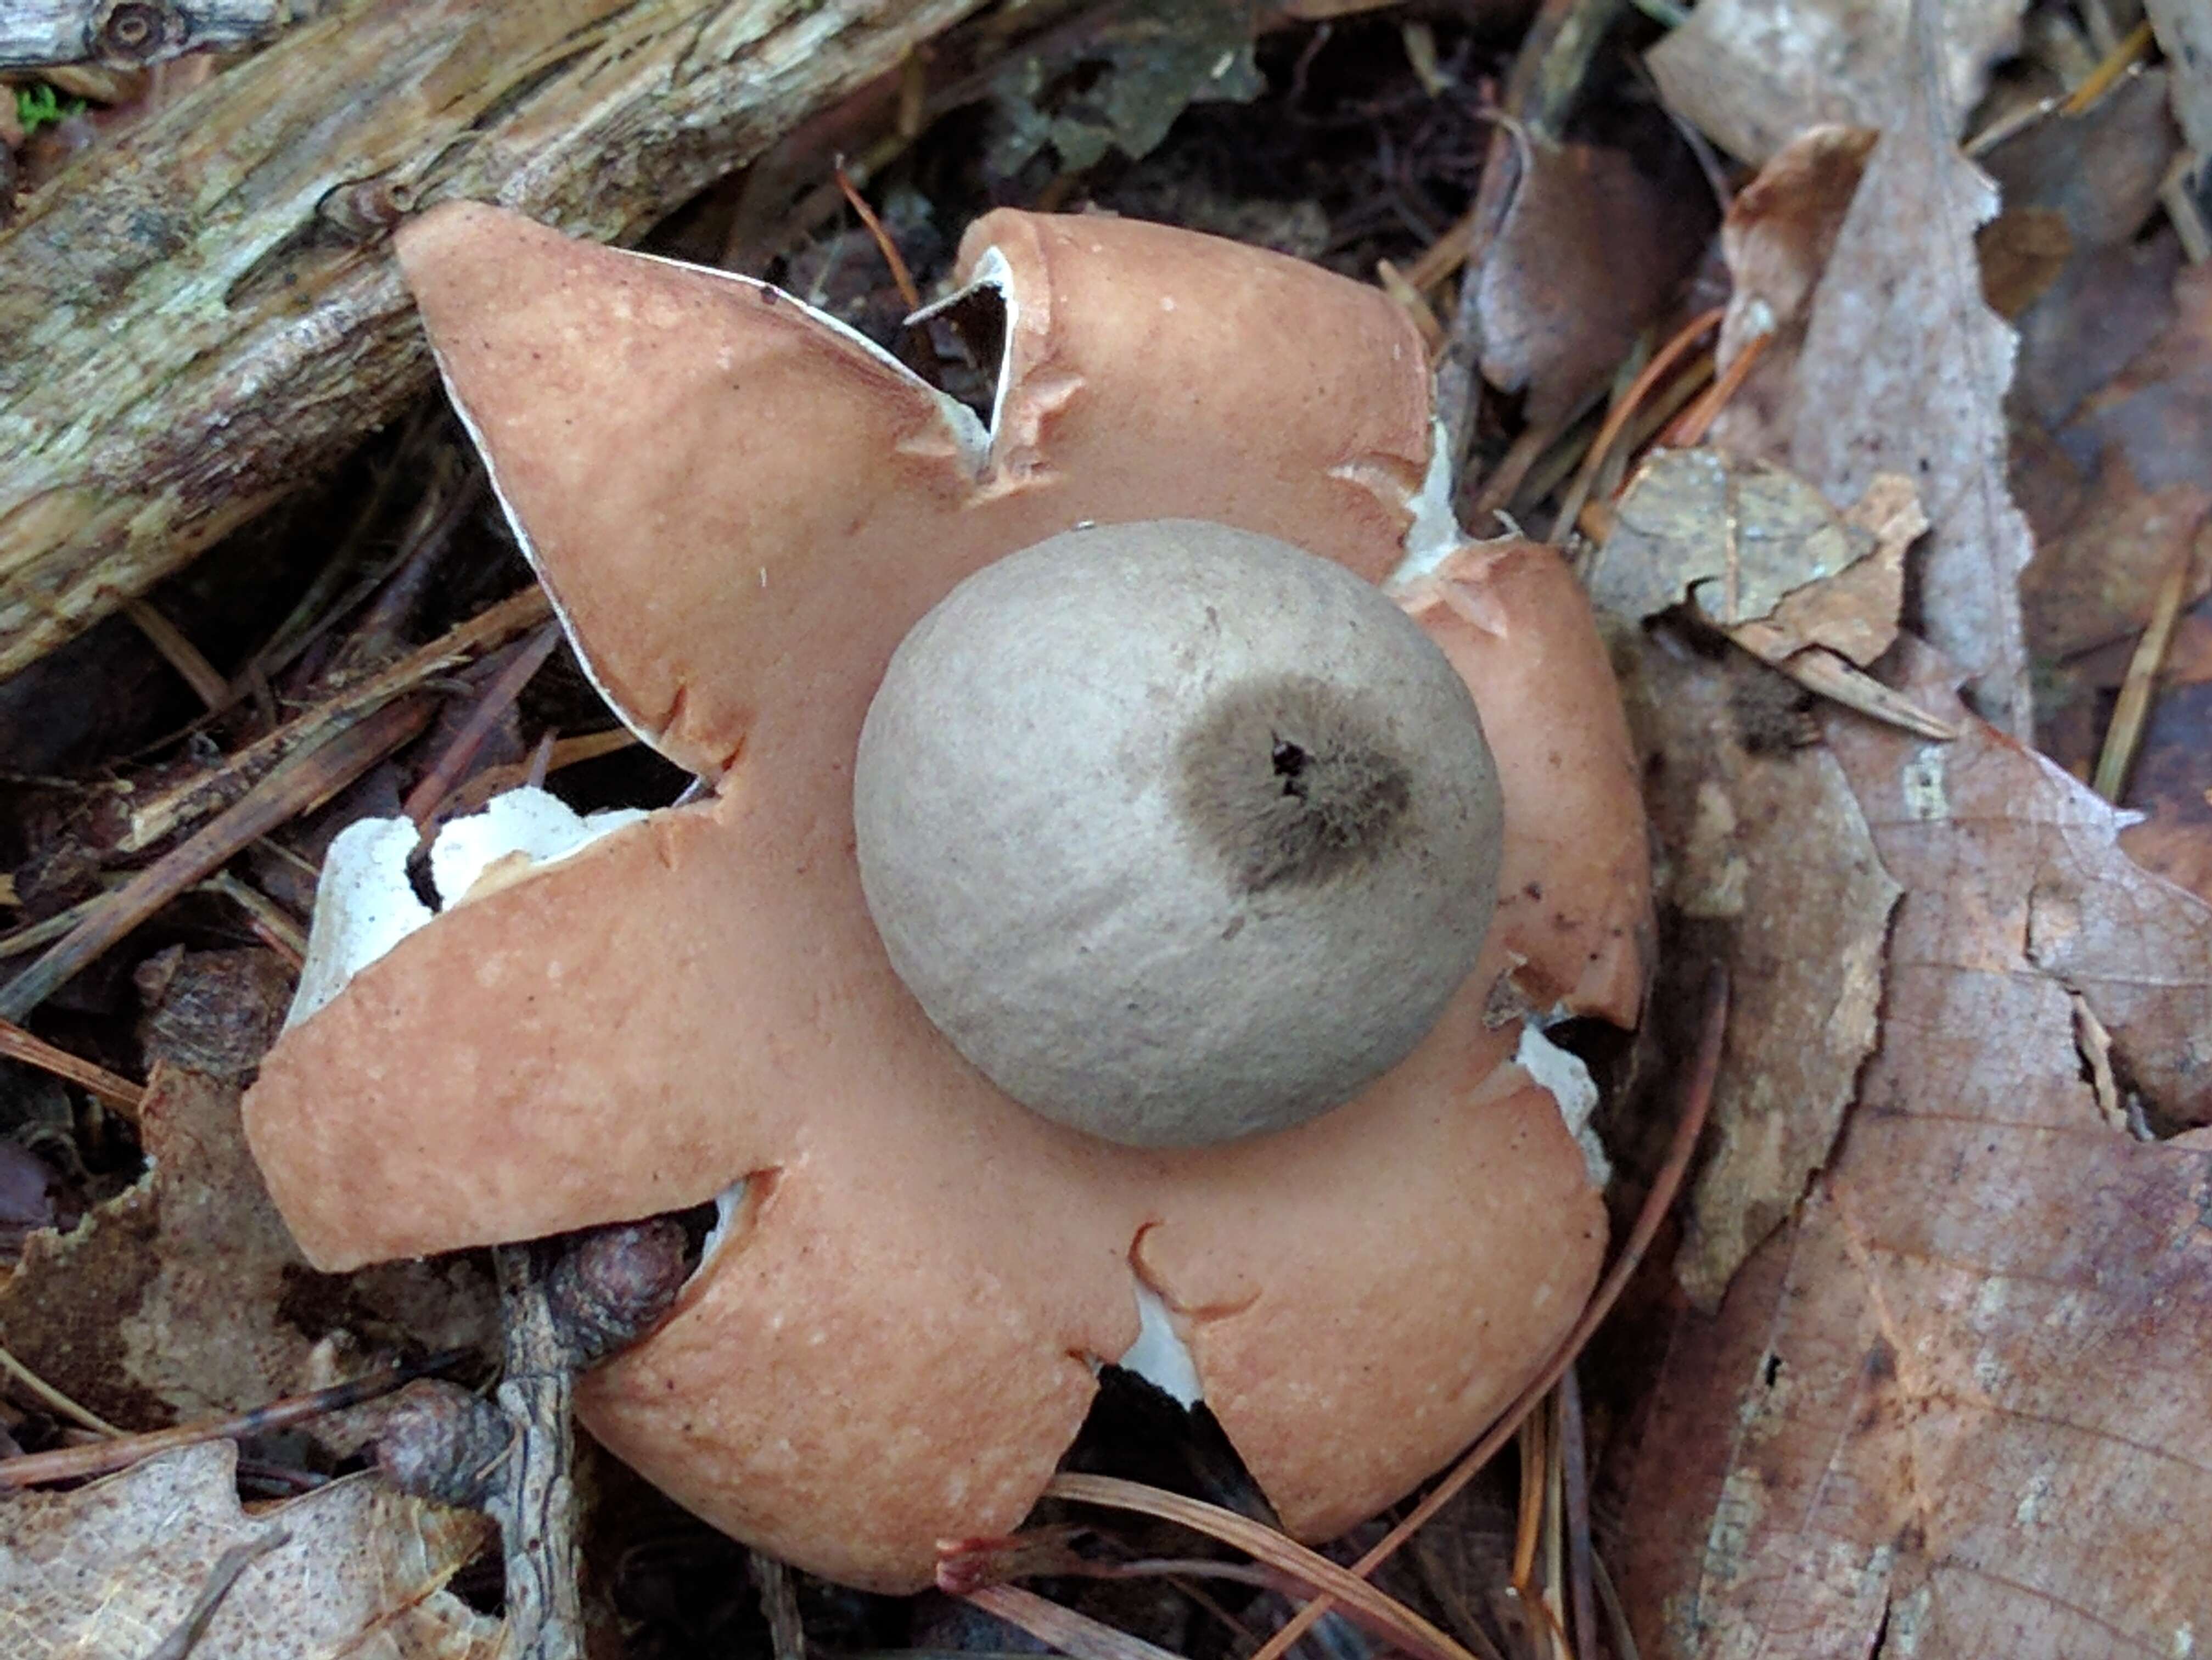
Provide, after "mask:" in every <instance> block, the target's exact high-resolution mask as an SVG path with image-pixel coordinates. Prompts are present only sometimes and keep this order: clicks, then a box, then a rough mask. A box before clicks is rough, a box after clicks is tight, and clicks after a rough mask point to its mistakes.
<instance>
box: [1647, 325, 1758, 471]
mask: <svg viewBox="0 0 2212 1660" xmlns="http://www.w3.org/2000/svg"><path fill="white" fill-rule="evenodd" d="M1773 338H1774V337H1773V335H1771V334H1754V335H1753V336H1752V337H1751V338H1750V339H1748V340H1747V341H1745V342H1744V343H1743V350H1741V351H1740V352H1738V353H1736V355H1735V356H1734V357H1733V358H1731V359H1730V360H1729V366H1728V367H1727V368H1724V369H1723V370H1722V371H1721V372H1720V374H1719V377H1718V378H1717V379H1716V380H1714V382H1713V384H1712V385H1711V386H1709V387H1707V388H1706V391H1705V396H1704V397H1703V398H1699V400H1698V401H1697V402H1696V403H1694V404H1691V405H1690V407H1689V408H1688V409H1686V410H1684V411H1683V412H1682V417H1681V419H1680V420H1679V421H1677V422H1675V423H1674V426H1673V427H1671V428H1670V429H1668V433H1667V435H1666V437H1665V438H1664V439H1662V442H1663V443H1666V444H1668V445H1669V446H1671V447H1674V448H1676V449H1688V448H1691V447H1693V446H1695V445H1698V444H1702V443H1704V442H1705V434H1706V433H1707V432H1708V431H1709V430H1711V427H1712V424H1713V422H1714V420H1715V418H1716V417H1718V416H1719V414H1720V412H1721V411H1722V410H1723V409H1725V408H1727V407H1728V401H1729V398H1733V397H1735V395H1736V392H1737V390H1738V389H1739V388H1740V387H1741V386H1742V385H1743V383H1744V382H1745V381H1746V380H1748V379H1749V378H1750V376H1751V372H1752V370H1753V368H1757V367H1758V364H1759V359H1760V358H1761V357H1763V356H1765V355H1766V346H1767V343H1768V342H1769V341H1771V340H1772V339H1773Z"/></svg>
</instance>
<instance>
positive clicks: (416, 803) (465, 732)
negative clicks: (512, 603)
mask: <svg viewBox="0 0 2212 1660" xmlns="http://www.w3.org/2000/svg"><path fill="white" fill-rule="evenodd" d="M560 643H561V629H560V627H559V625H558V624H557V623H540V624H538V632H537V633H536V634H535V635H532V637H531V639H530V641H529V642H528V643H527V644H526V645H524V646H523V647H521V648H520V649H519V650H518V651H517V652H516V653H515V655H514V660H513V661H512V662H511V663H509V664H507V666H506V667H505V668H503V669H501V671H500V672H498V673H497V674H496V675H495V676H493V677H492V682H491V684H489V686H486V687H485V688H484V690H483V696H480V697H479V698H478V699H477V706H476V707H475V708H472V709H471V710H470V711H469V714H468V718H467V719H466V720H465V721H462V722H461V725H460V729H459V731H457V732H456V733H454V734H453V741H452V742H451V743H449V744H447V745H446V750H445V753H444V754H442V755H441V756H440V757H438V759H437V762H436V763H435V765H433V766H432V767H431V769H430V770H429V771H428V772H427V773H425V774H423V775H422V782H421V783H419V784H417V785H416V786H415V787H414V789H413V790H411V791H410V792H409V794H408V797H407V800H406V801H405V803H404V805H403V806H401V807H400V809H399V810H400V812H403V813H404V814H406V815H407V817H408V818H412V819H413V820H414V821H415V824H416V828H418V829H419V828H421V827H422V825H424V824H428V823H429V822H430V819H431V817H432V816H433V815H434V814H435V812H437V810H438V808H439V807H440V806H442V805H443V804H444V802H445V800H446V797H447V794H450V793H451V792H452V790H453V786H454V785H456V784H457V783H459V781H460V778H461V775H462V774H463V773H465V772H466V771H467V770H468V768H469V763H470V762H471V761H473V760H475V759H476V758H477V751H480V750H482V749H483V745H484V739H487V738H489V737H490V736H491V729H492V728H493V727H495V726H497V725H498V724H499V721H500V718H501V716H502V715H504V714H506V713H507V711H508V710H509V709H511V708H513V707H514V701H515V699H517V698H518V697H520V696H522V689H523V688H524V687H525V686H526V685H528V684H530V682H531V681H532V678H535V676H536V675H537V673H538V670H540V669H542V668H544V666H545V660H546V659H547V658H549V657H550V656H552V654H553V648H555V647H556V646H558V645H559V644H560Z"/></svg>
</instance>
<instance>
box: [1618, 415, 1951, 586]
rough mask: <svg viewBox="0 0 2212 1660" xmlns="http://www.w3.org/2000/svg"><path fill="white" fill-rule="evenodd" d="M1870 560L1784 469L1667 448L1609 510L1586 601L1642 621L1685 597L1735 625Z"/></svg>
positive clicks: (1866, 544)
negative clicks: (1808, 586)
mask: <svg viewBox="0 0 2212 1660" xmlns="http://www.w3.org/2000/svg"><path fill="white" fill-rule="evenodd" d="M1908 488H1909V487H1908ZM1873 551H1874V538H1873V537H1872V536H1871V535H1870V534H1869V533H1868V532H1865V531H1863V530H1859V529H1857V527H1856V526H1848V525H1846V524H1844V521H1843V520H1841V519H1840V518H1838V516H1837V514H1836V510H1835V509H1834V508H1832V507H1830V506H1829V505H1828V504H1827V502H1825V501H1824V500H1822V499H1821V497H1820V493H1819V492H1818V491H1816V490H1814V489H1810V488H1808V486H1807V485H1806V484H1805V483H1803V482H1802V480H1800V479H1797V478H1794V477H1791V476H1790V474H1789V473H1788V472H1787V471H1784V469H1782V468H1780V467H1776V466H1770V465H1765V464H1764V463H1761V462H1752V463H1748V464H1745V465H1736V464H1732V463H1730V462H1729V459H1728V458H1726V457H1725V456H1723V455H1721V454H1720V453H1718V452H1717V451H1714V450H1709V449H1686V450H1665V449H1662V450H1658V451H1655V452H1654V453H1652V454H1651V456H1650V459H1647V460H1645V461H1644V464H1643V465H1641V466H1640V467H1638V469H1637V470H1636V472H1635V475H1634V476H1633V477H1631V478H1630V479H1629V481H1628V483H1627V484H1626V487H1624V489H1622V491H1621V494H1620V500H1619V501H1618V502H1615V503H1614V504H1613V529H1612V531H1611V532H1610V533H1609V534H1608V535H1607V537H1606V539H1605V542H1604V544H1603V545H1602V546H1601V547H1600V548H1599V549H1598V550H1597V552H1596V554H1595V556H1594V557H1593V559H1592V560H1591V562H1590V567H1589V593H1590V599H1591V603H1593V604H1594V605H1596V606H1597V607H1598V608H1599V609H1600V610H1601V611H1611V612H1613V613H1614V614H1615V615H1616V616H1620V617H1651V616H1656V614H1657V613H1659V612H1660V611H1665V610H1667V609H1668V607H1670V606H1673V605H1680V603H1681V602H1682V601H1683V599H1685V598H1687V599H1689V600H1690V601H1691V603H1692V604H1693V605H1696V606H1697V608H1698V610H1699V611H1700V612H1702V613H1703V614H1704V616H1705V618H1706V620H1707V621H1708V622H1711V623H1714V624H1716V625H1717V626H1718V627H1721V628H1732V627H1734V626H1735V624H1736V623H1742V622H1747V621H1749V620H1750V619H1752V618H1753V617H1771V615H1773V613H1774V609H1775V607H1776V606H1778V605H1780V604H1781V603H1782V600H1783V597H1784V595H1785V594H1787V593H1790V592H1791V591H1792V590H1793V589H1796V588H1801V587H1804V586H1805V585H1806V584H1807V583H1808V582H1819V581H1826V579H1828V578H1831V577H1833V576H1836V575H1839V574H1840V573H1842V572H1844V571H1845V570H1848V569H1850V568H1851V567H1852V566H1854V565H1856V564H1857V563H1858V562H1859V561H1861V560H1862V559H1864V558H1865V557H1866V556H1868V555H1869V554H1870V553H1872V552H1873ZM1890 620H1891V623H1892V625H1893V626H1894V624H1895V622H1896V618H1895V617H1891V619H1890Z"/></svg>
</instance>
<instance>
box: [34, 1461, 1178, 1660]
mask: <svg viewBox="0 0 2212 1660" xmlns="http://www.w3.org/2000/svg"><path fill="white" fill-rule="evenodd" d="M5 1468H7V1466H6V1465H4V1464H0V1469H5ZM961 1600H962V1601H963V1602H968V1603H969V1604H971V1605H972V1606H974V1607H975V1608H981V1609H982V1610H983V1612H984V1613H986V1614H992V1615H994V1616H996V1617H997V1618H999V1619H1000V1620H1005V1621H1006V1623H1007V1624H1008V1625H1010V1626H1016V1627H1020V1628H1021V1629H1022V1630H1024V1631H1025V1632H1027V1633H1029V1634H1030V1636H1032V1637H1034V1638H1036V1639H1037V1641H1039V1642H1040V1643H1046V1644H1049V1645H1051V1646H1052V1647H1054V1648H1055V1649H1058V1650H1059V1651H1060V1652H1061V1653H1062V1654H1066V1655H1072V1656H1073V1657H1074V1660H1182V1656H1181V1655H1179V1654H1177V1653H1176V1652H1175V1651H1173V1650H1172V1649H1164V1648H1162V1647H1160V1646H1159V1645H1158V1644H1157V1643H1147V1642H1146V1641H1145V1639H1143V1638H1141V1637H1132V1636H1130V1635H1129V1633H1127V1632H1124V1631H1116V1630H1115V1629H1114V1627H1111V1626H1109V1625H1108V1624H1106V1623H1105V1622H1104V1621H1103V1620H1093V1619H1092V1618H1091V1616H1090V1615H1089V1614H1078V1613H1077V1612H1076V1611H1075V1610H1074V1609H1073V1608H1062V1607H1061V1606H1060V1604H1059V1603H1057V1602H1050V1601H1048V1600H1047V1599H1046V1598H1044V1597H1042V1596H1038V1595H1037V1594H1036V1592H1035V1591H1027V1590H1022V1589H1021V1588H1020V1587H1019V1586H1018V1585H986V1586H984V1587H982V1588H981V1590H971V1591H967V1592H963V1594H962V1597H961Z"/></svg>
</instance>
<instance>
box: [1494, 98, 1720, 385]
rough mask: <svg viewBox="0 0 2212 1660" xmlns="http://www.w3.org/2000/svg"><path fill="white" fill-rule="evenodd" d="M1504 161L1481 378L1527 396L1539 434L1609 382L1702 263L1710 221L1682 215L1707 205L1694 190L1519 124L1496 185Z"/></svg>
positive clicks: (1503, 139) (1507, 136)
mask: <svg viewBox="0 0 2212 1660" xmlns="http://www.w3.org/2000/svg"><path fill="white" fill-rule="evenodd" d="M1509 143H1510V150H1509V149H1508V148H1507V146H1508V144H1509ZM1509 154H1510V155H1511V156H1512V158H1513V159H1514V160H1515V161H1516V162H1517V164H1518V165H1517V177H1516V178H1515V182H1514V183H1513V184H1512V185H1511V190H1512V195H1511V198H1510V201H1508V202H1507V204H1505V208H1504V216H1503V217H1502V218H1501V219H1500V220H1499V222H1498V230H1497V234H1496V235H1495V236H1494V237H1493V238H1492V240H1491V241H1490V243H1489V246H1488V247H1487V248H1486V251H1485V252H1484V254H1483V258H1482V264H1481V269H1480V271H1479V272H1478V273H1477V274H1476V277H1475V282H1476V284H1477V288H1476V295H1475V298H1476V304H1477V306H1478V308H1479V309H1478V313H1477V314H1478V316H1479V317H1480V322H1481V333H1482V373H1483V374H1484V376H1485V378H1486V379H1487V380H1489V381H1490V382H1491V384H1492V385H1493V386H1498V387H1501V388H1503V389H1504V390H1505V391H1507V392H1517V391H1520V390H1521V389H1522V388H1523V387H1526V388H1527V389H1528V406H1527V407H1528V419H1529V421H1530V423H1532V424H1534V425H1536V426H1539V427H1541V426H1545V425H1547V424H1549V423H1553V422H1557V421H1560V420H1564V419H1565V418H1566V417H1570V416H1571V415H1572V414H1573V413H1574V411H1575V410H1576V408H1577V406H1578V405H1579V404H1581V403H1582V402H1583V399H1584V398H1588V397H1589V395H1590V394H1591V393H1592V392H1595V391H1597V390H1598V389H1599V388H1600V387H1601V386H1604V385H1605V383H1606V380H1607V377H1608V376H1609V375H1611V374H1612V373H1613V370H1614V368H1616V367H1618V366H1619V364H1620V360H1621V358H1622V356H1624V355H1625V354H1626V351H1627V350H1628V349H1629V347H1630V345H1631V344H1633V343H1634V341H1635V339H1636V336H1637V334H1638V331H1640V330H1641V329H1642V328H1643V327H1644V325H1645V324H1647V323H1649V322H1650V320H1651V319H1653V318H1654V317H1655V316H1656V315H1657V314H1658V313H1659V311H1660V309H1661V308H1662V307H1663V306H1664V305H1665V304H1666V303H1667V301H1668V300H1669V299H1670V298H1671V297H1672V296H1673V295H1674V290H1675V289H1676V288H1677V286H1679V284H1680V282H1681V280H1682V278H1683V277H1684V276H1685V275H1686V273H1687V272H1688V271H1689V269H1690V266H1691V265H1692V263H1693V262H1694V261H1695V260H1696V259H1697V258H1698V255H1699V252H1701V251H1702V249H1703V246H1704V243H1705V234H1706V231H1707V229H1708V228H1709V227H1710V225H1711V220H1710V219H1709V218H1708V217H1706V216H1705V213H1704V212H1703V211H1702V210H1692V209H1690V208H1688V207H1686V204H1701V203H1702V202H1703V201H1704V200H1705V192H1704V187H1703V186H1702V185H1699V184H1696V183H1695V182H1694V180H1674V179H1662V178H1656V177H1654V176H1653V175H1652V174H1651V173H1648V172H1646V171H1645V170H1644V166H1643V165H1642V164H1641V163H1640V162H1639V161H1638V158H1637V157H1634V156H1632V155H1629V154H1628V153H1627V152H1626V151H1625V150H1620V149H1607V148H1603V147H1601V146H1597V145H1593V144H1559V143H1552V142H1551V141H1549V140H1547V139H1545V138H1543V137H1540V136H1537V135H1534V134H1532V133H1528V132H1526V131H1523V130H1522V129H1520V128H1518V127H1515V128H1512V129H1510V130H1508V131H1507V132H1505V133H1503V134H1501V136H1500V141H1499V142H1498V143H1493V144H1492V147H1491V157H1492V169H1493V171H1496V172H1497V173H1498V176H1499V177H1500V178H1505V177H1508V176H1511V175H1509V174H1508V173H1505V172H1504V170H1502V169H1500V168H1498V161H1499V160H1500V158H1501V157H1502V156H1504V155H1509ZM1489 176H1490V175H1488V174H1486V179H1487V178H1488V177H1489ZM1692 192H1695V193H1694V194H1692Z"/></svg>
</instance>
